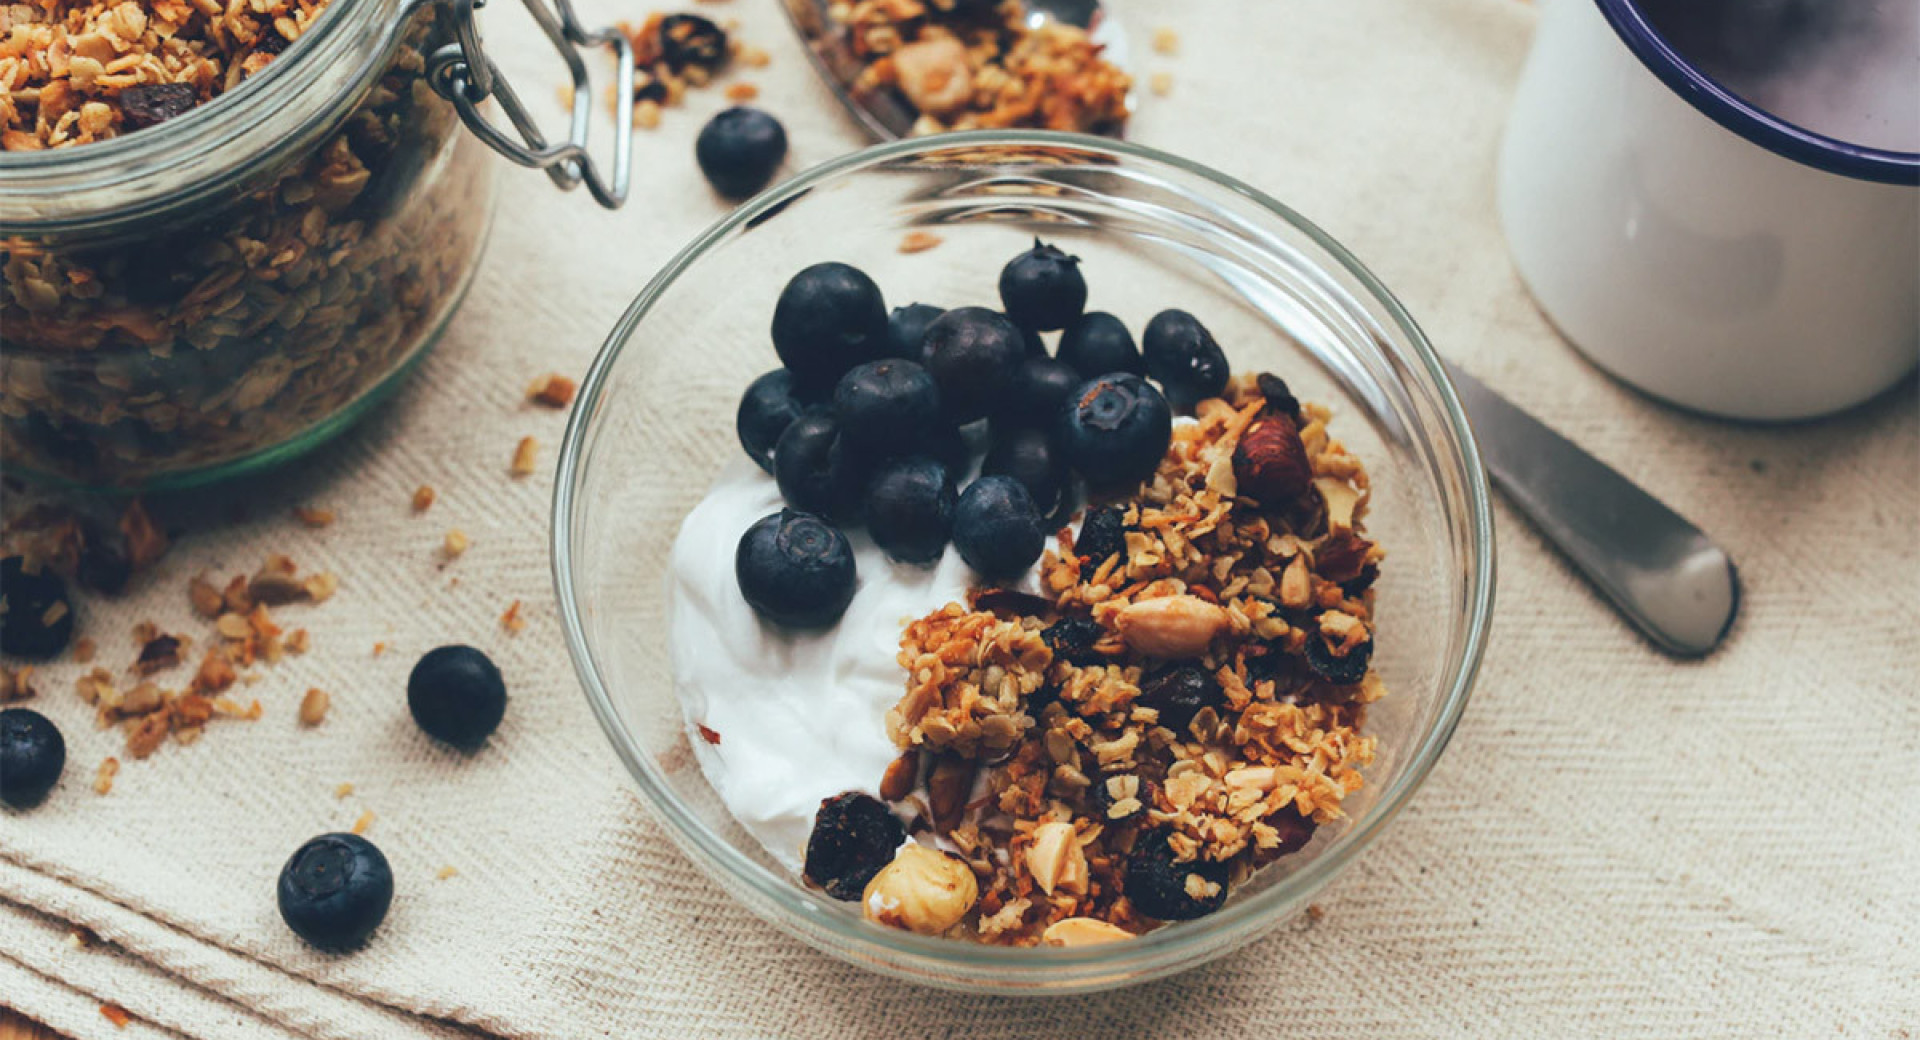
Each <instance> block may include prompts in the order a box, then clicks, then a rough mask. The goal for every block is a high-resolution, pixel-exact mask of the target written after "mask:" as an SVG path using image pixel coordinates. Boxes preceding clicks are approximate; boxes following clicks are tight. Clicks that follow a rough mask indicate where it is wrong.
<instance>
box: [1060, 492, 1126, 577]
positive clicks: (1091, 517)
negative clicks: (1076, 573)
mask: <svg viewBox="0 0 1920 1040" xmlns="http://www.w3.org/2000/svg"><path fill="white" fill-rule="evenodd" d="M1073 551H1074V554H1075V555H1077V556H1079V557H1080V577H1081V579H1082V580H1085V579H1087V578H1090V577H1092V576H1093V574H1094V572H1095V571H1098V570H1099V569H1100V566H1101V565H1102V564H1104V563H1106V562H1107V560H1108V559H1109V558H1111V557H1113V556H1115V555H1120V556H1121V557H1122V558H1123V560H1124V557H1125V553H1126V551H1127V511H1126V510H1125V509H1123V508H1121V507H1120V506H1100V507H1099V508H1097V509H1090V510H1088V511H1087V518H1086V519H1085V520H1084V521H1082V522H1081V524H1080V533H1079V534H1078V535H1077V536H1075V537H1074V539H1073Z"/></svg>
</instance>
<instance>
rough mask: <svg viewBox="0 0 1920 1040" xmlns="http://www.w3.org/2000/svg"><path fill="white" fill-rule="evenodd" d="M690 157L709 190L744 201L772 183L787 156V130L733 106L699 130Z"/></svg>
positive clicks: (760, 114) (761, 115) (755, 111)
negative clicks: (776, 171)
mask: <svg viewBox="0 0 1920 1040" xmlns="http://www.w3.org/2000/svg"><path fill="white" fill-rule="evenodd" d="M693 157H694V159H695V161H697V162H698V163H699V164H700V172H701V173H703V174H706V177H707V183H708V184H711V185H713V190H715V191H717V192H719V193H720V194H722V195H725V196H726V197H727V198H730V199H744V198H746V197H747V196H749V195H752V194H753V193H755V192H757V191H759V190H760V189H761V188H764V187H766V186H767V182H769V181H771V180H773V172H774V171H775V170H777V169H779V168H780V161H781V160H782V159H785V158H786V157H787V131H786V129H785V128H784V127H782V126H781V125H780V121H779V120H778V119H775V118H773V117H772V116H770V115H768V114H766V113H765V112H762V111H760V110H759V109H757V108H747V107H745V106H744V105H736V106H735V107H733V108H729V109H727V110H726V111H724V112H721V113H720V114H718V115H716V116H714V117H713V118H712V119H709V120H707V125H706V126H703V127H701V128H700V136H699V137H698V138H696V139H695V140H694V142H693Z"/></svg>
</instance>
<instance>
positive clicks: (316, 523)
mask: <svg viewBox="0 0 1920 1040" xmlns="http://www.w3.org/2000/svg"><path fill="white" fill-rule="evenodd" d="M293 515H294V518H295V519H297V520H299V521H300V522H301V523H303V524H305V525H307V526H308V527H311V528H315V529H319V528H322V527H331V526H332V525H333V520H334V515H333V510H331V509H319V508H316V507H314V506H294V507H293Z"/></svg>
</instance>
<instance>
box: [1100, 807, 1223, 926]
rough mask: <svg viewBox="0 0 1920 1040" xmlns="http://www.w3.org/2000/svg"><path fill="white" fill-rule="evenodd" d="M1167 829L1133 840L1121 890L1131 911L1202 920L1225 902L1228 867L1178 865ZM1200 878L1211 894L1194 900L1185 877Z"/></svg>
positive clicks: (1163, 917)
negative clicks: (1197, 876) (1130, 906)
mask: <svg viewBox="0 0 1920 1040" xmlns="http://www.w3.org/2000/svg"><path fill="white" fill-rule="evenodd" d="M1168 833H1169V832H1167V831H1166V830H1151V831H1148V832H1146V833H1145V834H1142V835H1140V836H1139V837H1138V838H1136V839H1135V840H1134V843H1133V851H1132V852H1130V853H1128V854H1127V874H1126V877H1125V878H1124V879H1123V880H1122V881H1121V890H1122V891H1124V892H1125V893H1126V896H1127V899H1128V900H1129V901H1131V902H1132V903H1133V908H1134V909H1135V910H1138V911H1139V912H1140V913H1143V914H1145V915H1147V916H1148V917H1152V918H1157V919H1159V920H1162V921H1188V920H1192V919H1193V918H1196V917H1205V916H1206V915H1208V914H1210V913H1213V912H1214V911H1215V910H1218V909H1220V907H1221V906H1222V905H1224V904H1225V903H1226V901H1227V865H1226V864H1224V863H1204V862H1201V861H1200V860H1197V859H1196V860H1192V861H1190V862H1187V863H1177V862H1175V861H1174V858H1173V846H1172V845H1170V844H1168V842H1167V838H1168ZM1195 874H1197V875H1199V877H1200V879H1201V880H1202V881H1204V882H1207V883H1208V884H1211V885H1212V886H1214V890H1213V893H1212V894H1211V895H1205V896H1200V897H1198V898H1196V897H1195V896H1194V895H1193V894H1191V893H1189V892H1188V891H1187V877H1188V876H1189V875H1195Z"/></svg>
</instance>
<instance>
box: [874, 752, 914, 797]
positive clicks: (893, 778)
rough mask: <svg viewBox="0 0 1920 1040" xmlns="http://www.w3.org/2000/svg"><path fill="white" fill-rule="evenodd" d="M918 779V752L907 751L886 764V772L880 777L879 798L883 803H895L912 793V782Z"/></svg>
mask: <svg viewBox="0 0 1920 1040" xmlns="http://www.w3.org/2000/svg"><path fill="white" fill-rule="evenodd" d="M919 777H920V752H919V750H918V749H909V750H908V751H906V752H904V753H902V754H901V756H900V757H899V758H896V759H894V760H893V761H892V762H889V763H887V771H886V773H885V774H883V775H882V776H881V777H880V797H881V799H882V800H884V801H889V802H897V801H899V800H900V799H902V798H905V797H906V796H907V795H908V794H910V793H912V791H913V782H914V781H915V780H917V779H919Z"/></svg>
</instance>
